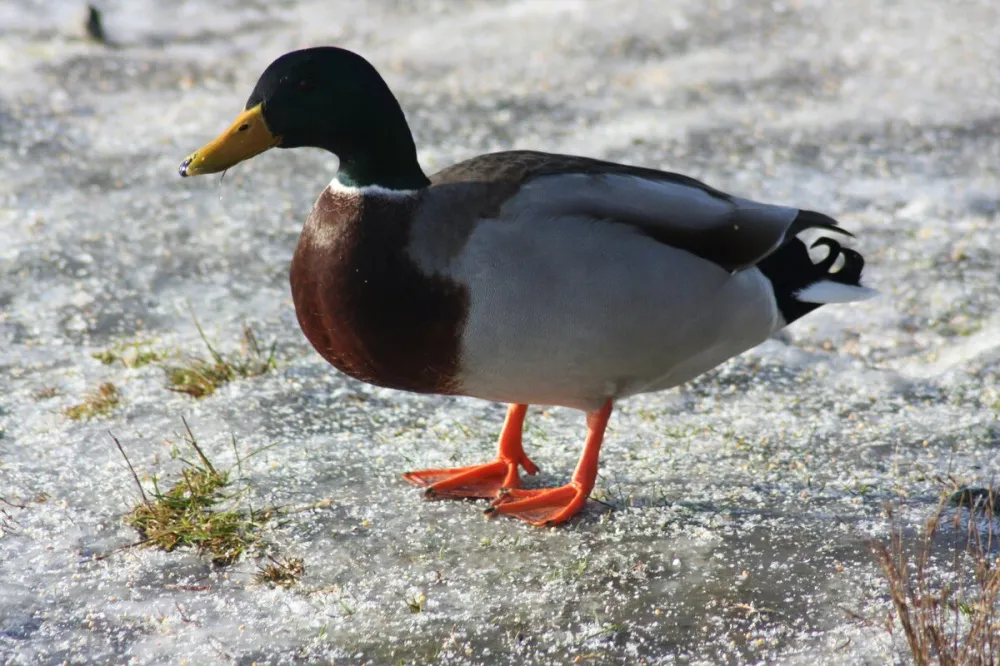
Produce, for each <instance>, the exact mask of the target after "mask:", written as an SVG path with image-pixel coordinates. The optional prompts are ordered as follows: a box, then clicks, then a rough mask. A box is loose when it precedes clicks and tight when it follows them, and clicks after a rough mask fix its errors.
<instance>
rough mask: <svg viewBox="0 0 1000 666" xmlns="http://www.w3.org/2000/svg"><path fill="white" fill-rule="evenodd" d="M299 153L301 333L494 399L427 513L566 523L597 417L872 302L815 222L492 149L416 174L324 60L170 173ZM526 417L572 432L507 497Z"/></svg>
mask: <svg viewBox="0 0 1000 666" xmlns="http://www.w3.org/2000/svg"><path fill="white" fill-rule="evenodd" d="M300 147H311V148H320V149H323V150H326V151H328V152H330V153H333V154H334V155H336V156H337V157H338V159H339V167H338V171H337V173H336V176H335V177H334V179H333V181H332V182H330V184H329V185H328V186H327V187H326V188H325V189H324V190H323V191H322V192H320V194H319V196H318V198H317V199H316V201H315V204H314V206H313V208H312V211H311V212H310V213H309V215H308V217H307V219H306V221H305V225H304V227H303V230H302V233H301V235H300V237H299V241H298V246H297V248H296V250H295V253H294V256H293V258H292V262H291V270H290V282H291V292H292V298H293V302H294V306H295V312H296V316H297V319H298V323H299V325H300V327H301V329H302V332H303V333H304V334H305V336H306V338H307V339H308V340H309V342H310V343H311V344H312V346H313V347H314V348H315V350H316V351H317V352H319V354H320V355H322V357H323V358H324V359H326V360H327V361H328V362H329V363H330V364H332V365H333V366H334V367H335V368H337V369H338V370H340V371H341V372H343V373H345V374H347V375H349V376H350V377H353V378H355V379H357V380H360V381H362V382H367V383H369V384H374V385H377V386H381V387H388V388H391V389H398V390H401V391H411V392H417V393H424V394H440V395H447V396H467V397H473V398H479V399H483V400H488V401H494V402H500V403H506V404H507V405H508V408H507V414H506V418H505V421H504V423H503V426H502V429H501V431H500V437H499V442H498V445H497V454H496V458H495V459H494V460H493V461H491V462H486V463H481V464H474V465H469V466H464V467H457V468H441V469H423V470H416V471H410V472H406V473H405V474H403V478H404V479H405V480H406V481H408V482H410V483H411V484H413V485H416V486H419V487H422V488H423V489H424V494H425V495H426V496H427V497H436V498H481V499H488V500H491V502H490V504H489V506H488V508H487V509H486V514H487V515H488V516H498V515H506V516H512V517H516V518H519V519H522V520H525V521H527V522H529V523H532V524H534V525H556V524H560V523H564V522H566V521H567V520H569V519H571V518H573V517H574V516H576V515H577V514H579V513H580V512H581V511H582V510H583V509H584V507H585V504H586V502H587V500H588V497H589V496H590V493H591V492H592V490H593V488H594V485H595V482H596V479H597V474H598V463H599V455H600V449H601V444H602V441H603V440H604V435H605V430H606V427H607V425H608V421H609V419H610V417H611V413H612V410H613V407H614V405H615V404H616V403H617V402H619V401H621V400H623V399H625V398H628V397H630V396H635V395H638V394H642V393H649V392H656V391H663V390H665V389H669V388H672V387H676V386H680V385H682V384H684V383H685V382H687V381H689V380H691V379H693V378H695V377H698V376H699V375H701V374H702V373H704V372H706V371H708V370H710V369H712V368H714V367H716V366H718V365H719V364H721V363H723V362H725V361H727V360H728V359H730V358H732V357H734V356H736V355H738V354H740V353H742V352H744V351H746V350H748V349H750V348H752V347H755V346H757V345H759V344H760V343H762V342H764V341H765V340H767V339H768V338H769V337H770V336H772V335H773V334H774V333H776V332H777V331H779V330H781V329H783V328H784V327H786V326H788V325H789V324H791V323H792V322H794V321H796V320H798V319H800V318H801V317H803V316H805V315H807V314H809V313H810V312H812V311H813V310H816V309H817V308H819V307H821V306H823V305H827V304H835V303H848V302H853V301H862V300H866V299H868V298H872V297H873V296H875V295H876V293H877V292H876V291H875V290H874V289H872V288H870V287H867V286H865V285H863V284H862V283H861V274H862V270H863V268H864V264H865V262H864V259H863V257H862V255H861V254H860V253H858V252H857V251H856V250H853V249H850V248H848V247H845V246H844V245H843V244H842V242H841V240H843V239H845V238H848V237H852V234H851V233H849V232H848V231H847V230H845V229H844V228H842V227H841V226H840V225H839V224H838V223H837V221H836V220H834V219H833V218H831V217H829V216H827V215H825V214H823V213H819V212H816V211H811V210H804V209H799V208H795V207H790V206H782V205H775V204H767V203H759V202H756V201H752V200H750V199H745V198H742V197H739V196H734V195H730V194H726V193H724V192H722V191H719V190H717V189H715V188H713V187H711V186H709V185H706V184H705V183H703V182H701V181H699V180H697V179H695V178H691V177H688V176H684V175H681V174H678V173H671V172H667V171H660V170H657V169H653V168H646V167H640V166H629V165H625V164H619V163H614V162H608V161H602V160H599V159H594V158H590V157H582V156H580V157H578V156H571V155H562V154H552V153H545V152H538V151H531V150H512V151H505V152H496V153H490V154H484V155H480V156H478V157H473V158H471V159H468V160H465V161H462V162H459V163H457V164H454V165H453V166H449V167H446V168H444V169H443V170H441V171H438V172H437V173H435V174H433V175H430V176H428V175H426V174H425V173H424V171H423V169H422V168H421V166H420V164H419V162H418V159H417V150H416V145H415V142H414V138H413V135H412V133H411V130H410V127H409V124H408V123H407V120H406V116H405V114H404V113H403V110H402V107H401V106H400V103H399V101H398V100H397V98H396V97H395V96H394V95H393V93H392V92H391V90H390V89H389V86H388V85H387V84H386V82H385V80H384V79H383V78H382V76H381V75H380V74H379V72H378V71H377V69H376V68H375V67H374V66H373V65H372V64H371V63H370V62H369V61H368V60H366V59H365V58H364V57H362V56H361V55H358V54H356V53H354V52H352V51H349V50H347V49H343V48H339V47H335V46H323V47H314V48H307V49H302V50H297V51H293V52H290V53H286V54H284V55H282V56H280V57H278V58H277V59H276V60H275V61H274V62H272V63H271V64H270V65H269V66H268V67H267V68H266V69H265V70H264V72H263V74H261V76H260V78H259V80H258V81H257V84H256V85H255V86H254V88H253V91H252V92H251V93H250V97H249V98H248V99H247V102H246V104H245V105H244V108H243V110H242V112H240V113H239V114H238V115H237V117H236V120H235V121H233V123H232V124H231V125H230V126H229V127H228V128H227V129H226V130H224V131H223V132H222V133H221V134H220V135H219V136H218V137H217V138H215V139H214V140H212V141H210V142H209V143H208V144H206V145H205V146H204V147H202V148H200V149H199V150H197V151H195V152H194V153H192V154H190V155H189V156H188V157H187V158H186V159H185V160H184V161H183V163H182V164H181V166H180V170H179V171H180V175H181V176H183V177H189V176H197V175H203V174H211V173H218V172H224V171H225V170H227V169H229V168H231V167H233V166H235V165H236V164H238V163H240V162H243V161H245V160H248V159H250V158H252V157H255V156H257V155H259V154H261V153H263V152H265V151H267V150H269V149H271V148H285V149H290V148H300ZM803 235H804V236H806V237H810V236H812V237H817V238H816V240H815V242H813V243H812V245H807V243H806V241H805V240H803V238H801V236H803ZM810 250H814V251H813V252H810ZM814 257H817V258H816V259H815V260H814ZM530 405H540V406H555V407H566V408H571V409H576V410H580V411H582V412H583V413H584V414H585V415H586V429H587V430H586V437H585V439H584V443H583V451H582V454H581V456H580V459H579V462H578V464H577V466H576V469H575V470H574V471H573V473H572V476H571V477H570V479H569V480H568V481H567V482H566V483H565V484H563V485H558V486H555V487H550V488H526V487H524V486H523V485H522V479H521V477H520V470H521V469H523V470H524V472H525V473H527V474H529V475H530V474H535V473H537V471H538V468H537V466H536V465H535V463H534V462H533V461H532V460H531V459H530V458H529V457H528V455H527V454H526V453H525V450H524V446H523V442H522V430H523V427H524V421H525V417H526V415H527V410H528V407H529V406H530Z"/></svg>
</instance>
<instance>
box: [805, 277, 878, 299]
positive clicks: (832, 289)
mask: <svg viewBox="0 0 1000 666" xmlns="http://www.w3.org/2000/svg"><path fill="white" fill-rule="evenodd" d="M876 296H878V292H877V291H876V290H874V289H872V288H870V287H862V286H860V285H852V284H843V283H841V282H834V281H832V280H821V281H819V282H813V283H812V284H811V285H809V286H808V287H805V288H803V289H799V290H798V291H797V292H795V298H796V299H797V300H800V301H802V302H803V303H851V302H853V301H867V300H868V299H869V298H875V297H876Z"/></svg>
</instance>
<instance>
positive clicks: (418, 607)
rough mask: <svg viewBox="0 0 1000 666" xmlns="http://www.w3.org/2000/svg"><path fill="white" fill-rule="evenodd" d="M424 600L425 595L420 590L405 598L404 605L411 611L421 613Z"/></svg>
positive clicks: (425, 598)
mask: <svg viewBox="0 0 1000 666" xmlns="http://www.w3.org/2000/svg"><path fill="white" fill-rule="evenodd" d="M426 601H427V597H426V596H424V594H423V593H422V592H416V593H414V594H411V595H410V596H408V597H407V598H406V606H407V608H409V609H410V612H411V613H423V612H424V603H426Z"/></svg>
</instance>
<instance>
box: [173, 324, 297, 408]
mask: <svg viewBox="0 0 1000 666" xmlns="http://www.w3.org/2000/svg"><path fill="white" fill-rule="evenodd" d="M195 326H196V327H197V328H198V334H199V335H200V336H201V339H202V341H203V342H204V343H205V348H206V349H207V351H208V358H201V357H192V358H189V359H187V360H185V361H184V362H183V363H181V364H178V365H165V366H164V368H163V369H164V371H165V372H166V374H167V388H169V389H170V390H171V391H176V392H178V393H186V394H187V395H190V396H191V397H194V398H204V397H206V396H209V395H212V394H213V393H215V391H216V390H217V389H218V388H219V387H220V386H222V385H223V384H227V383H229V382H231V381H233V380H235V379H245V378H248V377H257V376H260V375H263V374H266V373H268V372H270V371H271V370H273V369H274V368H275V367H276V364H275V356H274V354H275V349H276V347H277V342H275V343H273V344H272V345H271V347H270V348H269V349H266V350H265V349H263V348H262V347H261V346H260V344H259V343H258V342H257V337H256V336H255V335H254V333H253V330H252V329H251V328H250V327H249V326H247V325H246V324H244V325H243V336H242V344H241V348H240V351H239V352H236V353H232V354H229V355H225V354H222V353H221V352H219V351H218V350H216V348H215V347H214V346H212V343H210V342H209V341H208V338H207V337H205V333H204V331H202V329H201V326H200V325H199V324H198V321H197V320H195Z"/></svg>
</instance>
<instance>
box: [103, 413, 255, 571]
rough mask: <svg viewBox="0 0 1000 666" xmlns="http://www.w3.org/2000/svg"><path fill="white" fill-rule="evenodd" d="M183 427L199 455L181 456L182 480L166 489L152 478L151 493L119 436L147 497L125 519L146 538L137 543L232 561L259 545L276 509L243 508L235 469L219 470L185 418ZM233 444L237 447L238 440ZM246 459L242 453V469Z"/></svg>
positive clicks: (187, 441) (216, 561)
mask: <svg viewBox="0 0 1000 666" xmlns="http://www.w3.org/2000/svg"><path fill="white" fill-rule="evenodd" d="M184 428H185V434H184V436H183V438H184V442H185V444H186V445H187V446H188V447H189V448H190V449H191V450H193V451H194V453H195V454H197V458H196V460H194V461H188V460H184V459H183V458H182V459H181V460H182V462H183V463H184V468H183V469H182V470H181V478H180V479H179V480H177V482H175V483H174V484H173V485H172V486H170V487H169V488H167V489H166V490H163V489H161V488H160V483H159V479H158V478H157V477H156V476H153V477H152V485H153V490H152V492H150V493H147V492H146V491H145V490H144V489H143V487H142V483H141V482H140V481H139V476H138V475H137V474H136V472H135V470H134V469H133V468H132V464H131V462H129V460H128V456H126V455H125V450H124V449H123V448H122V446H121V444H120V443H119V442H118V440H117V439H115V440H114V441H115V444H116V445H117V446H118V449H119V450H120V451H121V453H122V456H124V457H125V461H126V462H127V463H128V466H129V469H130V470H131V471H132V476H133V478H134V479H135V482H136V485H137V486H138V488H139V492H140V494H141V496H142V503H141V504H139V506H137V507H136V508H135V509H133V510H132V511H131V512H130V513H129V514H128V515H127V516H126V517H125V522H126V523H127V524H129V525H131V526H132V527H134V528H136V530H138V531H139V534H140V536H141V537H142V541H140V542H138V544H136V545H140V546H143V547H151V548H160V549H161V550H165V551H168V552H169V551H173V550H175V549H177V548H182V547H190V548H194V549H195V550H196V551H197V552H198V553H199V554H200V555H203V556H206V557H208V558H210V559H211V561H212V563H213V564H216V565H220V566H224V565H228V564H232V563H233V562H235V561H236V560H238V559H239V558H240V556H242V555H243V554H244V553H246V552H247V551H248V550H249V549H251V548H252V547H254V546H256V545H258V544H259V543H260V540H261V530H262V528H263V527H264V525H265V524H266V523H267V522H268V521H269V520H270V519H271V517H272V516H273V513H274V512H273V511H271V510H268V511H255V510H253V509H252V508H250V507H248V506H244V503H243V501H242V500H243V493H242V492H232V490H233V488H232V486H233V481H234V480H233V479H232V475H231V472H232V470H225V471H219V470H218V469H216V467H215V466H214V465H213V464H212V463H211V461H210V460H209V459H208V457H207V456H206V455H205V453H204V451H203V450H202V448H201V446H200V445H199V444H198V441H197V440H196V439H195V437H194V434H193V433H192V432H191V429H190V428H189V427H188V425H187V422H186V421H185V422H184ZM233 446H234V449H235V441H234V442H233ZM261 450H263V449H261ZM259 452H260V451H255V452H254V453H253V454H251V455H254V454H256V453H259ZM241 463H242V460H241V459H240V458H238V457H237V468H239V466H240V464H241ZM224 505H225V506H224Z"/></svg>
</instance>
